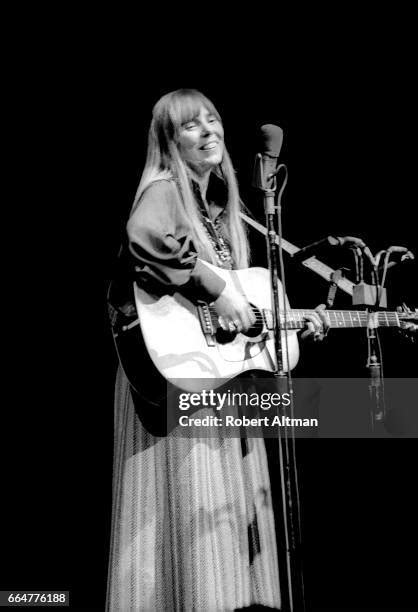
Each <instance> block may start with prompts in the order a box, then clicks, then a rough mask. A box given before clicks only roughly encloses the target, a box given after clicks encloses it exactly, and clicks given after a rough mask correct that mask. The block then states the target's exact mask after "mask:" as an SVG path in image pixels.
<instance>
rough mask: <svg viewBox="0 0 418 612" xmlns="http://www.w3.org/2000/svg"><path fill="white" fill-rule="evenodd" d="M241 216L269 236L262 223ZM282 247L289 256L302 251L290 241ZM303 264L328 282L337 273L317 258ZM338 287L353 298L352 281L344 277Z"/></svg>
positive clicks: (242, 214)
mask: <svg viewBox="0 0 418 612" xmlns="http://www.w3.org/2000/svg"><path fill="white" fill-rule="evenodd" d="M240 216H241V219H243V220H244V221H245V222H246V223H248V225H251V227H253V228H254V229H256V230H257V231H258V232H260V233H261V234H263V235H264V236H267V229H266V228H265V227H264V225H262V224H261V223H258V221H255V219H252V218H251V217H249V216H248V215H246V214H245V213H243V212H240ZM281 245H282V248H283V249H284V250H285V251H286V252H287V253H289V255H295V253H297V252H298V251H300V248H299V247H297V246H295V245H294V244H292V243H291V242H289V241H288V240H285V239H284V238H282V239H281ZM301 263H302V265H303V266H305V268H309V270H312V272H315V273H316V274H318V275H319V276H322V278H324V279H325V280H326V281H328V282H330V281H331V275H332V274H334V273H335V270H333V269H332V268H330V267H329V266H327V265H326V264H324V263H322V261H319V259H317V258H316V257H315V256H312V257H308V258H307V259H305V260H304V261H302V262H301ZM336 285H338V287H339V288H340V289H341V290H342V291H344V292H345V293H347V294H348V295H351V296H352V295H353V287H354V283H353V282H352V281H350V280H349V279H348V278H344V277H342V278H340V279H338V280H337V282H336Z"/></svg>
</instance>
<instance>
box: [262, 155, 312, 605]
mask: <svg viewBox="0 0 418 612" xmlns="http://www.w3.org/2000/svg"><path fill="white" fill-rule="evenodd" d="M257 160H258V163H259V168H258V171H259V172H258V180H257V185H256V186H257V188H258V189H260V190H261V191H262V192H263V195H264V211H265V216H266V228H267V240H266V242H267V260H268V267H269V271H270V283H271V296H272V313H273V322H274V341H275V342H274V345H275V351H276V360H277V369H276V371H275V372H274V376H275V378H276V382H277V387H278V391H279V393H283V392H288V393H289V397H290V411H291V415H292V417H293V415H294V404H293V388H292V379H291V376H290V372H289V358H288V357H289V355H288V351H287V345H286V360H287V369H288V371H287V372H286V371H285V370H284V366H283V346H282V330H283V331H286V327H287V308H286V295H285V282H284V280H285V279H284V269H283V258H282V251H281V240H282V231H281V195H282V192H283V190H284V188H285V186H286V183H287V171H286V177H285V180H284V183H283V185H282V187H281V189H280V192H279V194H278V198H277V204H276V202H275V192H276V188H277V180H276V176H277V173H278V172H279V170H280V169H281V168H285V166H284V165H283V164H280V165H279V166H278V167H277V168H276V170H275V171H274V172H273V173H272V174H269V175H267V176H266V175H265V171H264V167H263V158H262V156H261V155H258V156H257ZM276 226H277V228H278V231H276ZM279 265H280V268H281V269H282V287H283V292H282V301H283V303H282V313H283V325H282V317H281V314H280V293H279V279H278V269H279ZM281 429H283V432H284V433H283V434H281V433H280V432H279V433H278V438H277V440H278V444H279V459H280V478H281V494H282V506H281V516H280V517H278V519H279V520H278V525H277V526H278V530H279V538H278V541H279V542H280V543H281V546H279V547H278V548H279V550H278V556H279V559H280V558H281V557H282V561H283V562H282V563H279V571H280V572H281V570H282V568H283V569H284V570H285V572H286V580H283V579H282V578H281V580H280V591H281V597H282V609H283V610H285V611H287V610H288V611H289V612H293V611H298V612H299V611H301V612H303V611H304V610H305V593H304V580H303V567H302V550H301V545H302V537H301V519H300V504H299V489H298V477H297V467H296V457H295V450H296V449H295V438H294V430H293V427H288V426H287V425H286V426H285V427H283V428H281ZM289 429H290V433H289V431H288V430H289ZM289 438H290V439H289ZM283 543H285V544H286V551H285V553H283V554H282V547H283Z"/></svg>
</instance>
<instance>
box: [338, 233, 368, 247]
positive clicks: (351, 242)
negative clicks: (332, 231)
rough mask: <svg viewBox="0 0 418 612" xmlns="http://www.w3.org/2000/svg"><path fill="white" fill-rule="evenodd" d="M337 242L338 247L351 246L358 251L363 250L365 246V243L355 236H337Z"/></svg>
mask: <svg viewBox="0 0 418 612" xmlns="http://www.w3.org/2000/svg"><path fill="white" fill-rule="evenodd" d="M337 240H338V242H339V243H340V246H349V247H351V246H353V247H359V248H360V249H364V248H365V246H366V243H365V242H364V241H363V240H362V239H361V238H356V237H355V236H337Z"/></svg>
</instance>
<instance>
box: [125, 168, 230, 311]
mask: <svg viewBox="0 0 418 612" xmlns="http://www.w3.org/2000/svg"><path fill="white" fill-rule="evenodd" d="M127 233H128V239H129V251H130V254H131V256H132V257H133V259H134V268H135V278H136V280H137V282H138V283H139V284H140V285H143V286H144V287H145V288H146V287H149V286H154V287H155V286H158V287H159V289H160V290H162V291H165V292H167V293H171V292H172V291H181V292H182V293H185V294H186V295H192V296H193V297H195V298H196V299H202V300H205V301H209V302H211V301H214V300H216V299H217V298H218V297H219V295H220V294H221V292H222V291H223V289H224V287H225V281H224V280H223V279H221V278H220V277H219V276H218V275H217V274H216V273H215V272H213V271H212V270H211V269H209V268H208V267H207V266H205V265H204V264H203V263H202V262H201V261H200V260H199V259H198V257H197V251H196V249H195V246H194V244H193V241H192V238H191V232H190V224H189V222H188V219H187V217H186V214H185V212H184V210H183V207H182V205H181V201H180V197H179V194H178V190H177V187H176V185H175V183H174V182H173V181H167V180H162V181H156V182H155V183H152V184H151V185H150V186H149V187H148V189H147V190H146V191H145V192H144V194H143V195H142V197H141V200H140V202H139V204H138V206H137V207H136V209H135V210H134V212H133V213H132V215H131V217H130V219H129V221H128V224H127Z"/></svg>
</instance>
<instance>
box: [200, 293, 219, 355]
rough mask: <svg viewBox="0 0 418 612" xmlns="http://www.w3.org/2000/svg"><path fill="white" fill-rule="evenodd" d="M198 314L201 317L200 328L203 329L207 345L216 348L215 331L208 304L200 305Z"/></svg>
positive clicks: (201, 303) (202, 303)
mask: <svg viewBox="0 0 418 612" xmlns="http://www.w3.org/2000/svg"><path fill="white" fill-rule="evenodd" d="M197 312H198V315H199V321H200V326H201V328H202V332H203V335H204V336H205V339H206V343H207V345H208V346H216V343H215V340H214V335H215V330H214V329H213V324H212V317H211V315H210V310H209V306H208V305H207V304H206V302H199V303H198V306H197Z"/></svg>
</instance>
